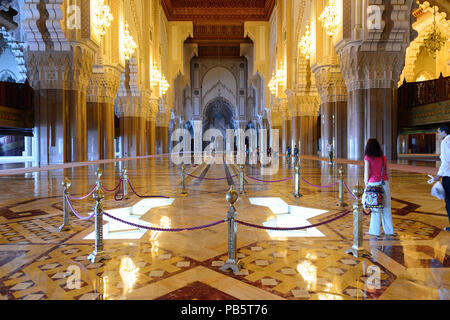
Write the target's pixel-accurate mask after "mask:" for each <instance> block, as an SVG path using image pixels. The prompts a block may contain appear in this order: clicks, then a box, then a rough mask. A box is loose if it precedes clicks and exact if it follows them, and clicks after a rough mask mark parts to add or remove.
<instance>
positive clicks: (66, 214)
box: [59, 178, 72, 232]
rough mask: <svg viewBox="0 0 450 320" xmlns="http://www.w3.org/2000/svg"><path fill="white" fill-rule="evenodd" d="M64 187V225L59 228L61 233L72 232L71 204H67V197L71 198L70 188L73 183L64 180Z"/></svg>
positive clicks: (66, 179)
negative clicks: (70, 220)
mask: <svg viewBox="0 0 450 320" xmlns="http://www.w3.org/2000/svg"><path fill="white" fill-rule="evenodd" d="M62 185H63V186H64V191H63V224H62V225H61V227H59V232H62V231H69V230H70V222H69V215H70V208H69V204H68V203H67V201H68V200H67V197H68V196H69V188H70V186H71V185H72V182H71V181H70V180H69V179H68V178H64V181H63V182H62Z"/></svg>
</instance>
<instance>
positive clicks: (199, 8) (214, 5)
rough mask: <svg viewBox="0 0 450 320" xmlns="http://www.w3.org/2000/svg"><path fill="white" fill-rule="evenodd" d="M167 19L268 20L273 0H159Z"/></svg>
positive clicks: (273, 3)
mask: <svg viewBox="0 0 450 320" xmlns="http://www.w3.org/2000/svg"><path fill="white" fill-rule="evenodd" d="M161 4H162V7H163V8H164V11H165V13H166V16H167V19H168V20H169V21H194V22H196V21H225V20H227V21H235V22H236V21H238V22H242V23H243V22H245V21H269V19H270V15H271V14H272V11H273V8H274V6H275V0H161Z"/></svg>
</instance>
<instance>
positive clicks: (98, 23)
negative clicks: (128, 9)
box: [92, 0, 114, 38]
mask: <svg viewBox="0 0 450 320" xmlns="http://www.w3.org/2000/svg"><path fill="white" fill-rule="evenodd" d="M93 11H94V12H93V15H92V25H93V27H94V33H95V34H96V35H97V36H98V37H99V38H101V37H103V36H104V35H105V34H106V31H107V30H108V28H109V27H110V26H111V22H112V21H113V19H114V17H113V15H112V14H111V10H110V8H109V6H108V5H106V4H105V0H96V1H95V3H94V6H93Z"/></svg>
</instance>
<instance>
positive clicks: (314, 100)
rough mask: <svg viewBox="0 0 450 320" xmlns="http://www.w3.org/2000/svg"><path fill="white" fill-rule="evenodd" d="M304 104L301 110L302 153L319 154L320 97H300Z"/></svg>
mask: <svg viewBox="0 0 450 320" xmlns="http://www.w3.org/2000/svg"><path fill="white" fill-rule="evenodd" d="M300 100H301V101H304V104H302V105H301V111H300V114H301V115H300V141H301V144H300V146H301V147H300V153H301V154H302V155H314V156H315V155H317V149H318V139H319V137H318V136H317V118H318V113H319V101H318V97H314V96H310V97H300Z"/></svg>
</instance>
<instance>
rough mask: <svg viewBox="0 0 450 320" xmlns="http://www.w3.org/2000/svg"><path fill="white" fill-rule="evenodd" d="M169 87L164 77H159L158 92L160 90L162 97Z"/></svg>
mask: <svg viewBox="0 0 450 320" xmlns="http://www.w3.org/2000/svg"><path fill="white" fill-rule="evenodd" d="M169 87H170V85H169V83H168V82H167V80H166V77H165V76H164V75H163V76H162V77H161V81H160V83H159V90H160V92H161V95H162V96H163V95H165V94H166V93H167V90H169Z"/></svg>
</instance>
